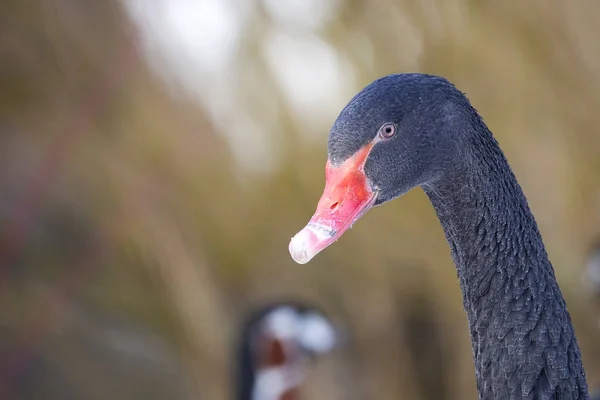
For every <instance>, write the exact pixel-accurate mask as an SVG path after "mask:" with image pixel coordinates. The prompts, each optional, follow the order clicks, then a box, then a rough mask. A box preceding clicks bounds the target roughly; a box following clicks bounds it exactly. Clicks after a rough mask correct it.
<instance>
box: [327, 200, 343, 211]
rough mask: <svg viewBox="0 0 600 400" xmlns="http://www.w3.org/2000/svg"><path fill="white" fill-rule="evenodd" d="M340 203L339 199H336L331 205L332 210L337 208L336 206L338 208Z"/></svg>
mask: <svg viewBox="0 0 600 400" xmlns="http://www.w3.org/2000/svg"><path fill="white" fill-rule="evenodd" d="M339 205H340V202H339V201H336V202H335V203H333V204H332V205H331V206H329V209H330V210H335V209H336V208H338V206H339Z"/></svg>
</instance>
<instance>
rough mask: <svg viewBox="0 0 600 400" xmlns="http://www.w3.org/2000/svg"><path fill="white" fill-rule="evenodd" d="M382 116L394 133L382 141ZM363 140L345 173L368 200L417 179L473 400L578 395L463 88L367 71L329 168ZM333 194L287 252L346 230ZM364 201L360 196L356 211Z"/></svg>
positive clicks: (562, 324) (518, 193)
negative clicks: (459, 299) (447, 265)
mask: <svg viewBox="0 0 600 400" xmlns="http://www.w3.org/2000/svg"><path fill="white" fill-rule="evenodd" d="M389 123H391V124H393V127H395V134H394V135H393V136H392V137H391V138H383V139H382V137H383V136H382V135H381V129H382V127H384V126H385V125H386V124H389ZM378 132H379V134H378ZM365 146H372V147H370V148H369V149H370V150H369V149H367V151H368V153H367V154H368V155H367V156H366V157H367V158H366V160H365V161H364V167H361V166H359V167H358V172H356V173H362V172H360V170H361V168H363V169H364V176H366V186H367V188H366V191H367V192H368V193H371V194H372V195H371V197H372V196H375V200H374V205H379V204H383V203H385V202H386V201H389V200H392V199H394V198H396V197H398V196H401V195H402V194H404V193H406V192H408V191H409V190H410V189H412V188H414V187H416V186H421V187H422V188H423V189H424V191H425V193H426V194H427V196H428V197H429V199H430V200H431V203H432V205H433V207H434V208H435V211H436V213H437V215H438V217H439V220H440V223H441V224H442V226H443V229H444V232H445V234H446V238H447V240H448V243H449V245H450V249H451V253H452V258H453V260H454V263H455V265H456V268H457V270H458V278H459V281H460V286H461V289H462V292H463V300H464V308H465V311H466V313H467V316H468V320H469V329H470V332H471V341H472V345H473V357H474V362H475V373H476V379H477V388H478V390H479V397H480V399H484V400H488V399H532V400H533V399H536V400H537V399H540V400H549V399H589V395H588V389H587V383H586V379H585V373H584V369H583V366H582V361H581V355H580V351H579V347H578V344H577V339H576V338H575V333H574V330H573V326H572V324H571V318H570V316H569V313H568V311H567V307H566V304H565V301H564V299H563V296H562V294H561V291H560V289H559V286H558V283H557V281H556V278H555V275H554V270H553V267H552V265H551V263H550V261H549V260H548V255H547V254H546V250H545V248H544V244H543V242H542V238H541V235H540V232H539V230H538V227H537V224H536V222H535V219H534V217H533V215H532V213H531V211H530V210H529V206H528V204H527V200H526V198H525V195H524V194H523V191H522V190H521V187H520V186H519V184H518V183H517V180H516V178H515V176H514V175H513V172H512V171H511V169H510V167H509V165H508V162H507V160H506V158H505V157H504V154H503V153H502V151H501V149H500V147H499V145H498V143H497V141H496V140H495V139H494V137H493V136H492V133H491V132H490V130H489V129H488V128H487V126H486V125H485V123H484V122H483V120H482V119H481V117H480V116H479V114H478V113H477V111H476V110H475V109H474V108H473V107H472V106H471V104H470V102H469V100H468V99H467V97H466V96H464V95H463V93H461V92H460V91H459V90H457V89H456V88H455V87H454V85H452V84H451V83H450V82H448V81H447V80H446V79H444V78H441V77H436V76H431V75H423V74H398V75H390V76H386V77H384V78H381V79H378V80H376V81H375V82H373V83H371V84H370V85H368V86H367V87H365V88H364V89H363V90H362V91H361V92H360V93H358V94H357V95H356V96H355V97H354V98H353V99H352V100H351V101H350V102H349V104H348V105H347V106H346V107H345V108H344V109H343V110H342V112H341V113H340V115H339V117H338V118H337V120H336V121H335V123H334V125H333V127H332V129H331V132H330V134H329V144H328V153H329V154H328V155H329V162H330V163H331V165H332V167H329V166H328V168H330V170H329V172H328V173H329V174H330V175H333V174H338V175H340V174H345V173H346V172H344V171H342V170H343V169H344V168H349V167H344V168H338V167H340V166H342V165H344V166H346V165H350V164H349V163H347V160H349V159H350V157H353V155H355V154H362V153H361V151H363V152H364V150H361V149H365ZM336 179H337V181H342V179H341V178H339V177H337V178H336ZM337 181H336V182H337ZM354 181H356V182H358V180H357V179H354ZM354 181H353V182H354ZM332 185H333V184H332ZM336 185H338V184H337V183H336ZM352 185H359V183H356V184H355V183H352ZM347 191H348V190H346V192H347ZM331 193H333V194H334V195H332V194H331ZM339 193H342V194H339ZM343 193H344V191H343V190H341V188H336V190H333V189H332V188H329V187H328V186H326V194H324V196H323V197H322V198H321V202H320V203H319V206H318V208H317V213H316V214H315V216H313V219H311V223H309V225H308V226H307V227H306V228H305V229H304V230H303V231H301V232H300V233H302V234H299V235H297V237H296V238H293V239H292V242H291V244H290V251H291V252H292V256H293V257H294V258H295V259H296V260H297V261H298V262H307V261H308V260H309V259H310V258H311V257H312V256H314V254H316V253H317V252H318V251H320V250H321V249H322V248H323V247H324V246H322V245H320V244H319V243H321V242H320V241H323V240H324V239H323V238H324V237H326V236H327V238H329V239H328V241H327V242H326V245H329V244H330V242H332V240H330V239H331V238H335V239H337V238H338V237H339V235H341V232H343V230H344V229H345V226H344V227H343V228H342V229H341V232H340V230H339V229H337V227H338V225H340V224H339V223H337V222H336V223H337V225H330V223H331V222H330V221H334V222H335V221H336V218H338V217H336V214H335V213H336V212H338V211H337V208H343V204H344V201H345V200H346V198H345V197H343V196H345V195H344V194H343ZM335 196H338V197H335ZM340 196H341V197H340ZM362 196H363V197H364V196H367V195H364V194H363V195H362ZM334 197H335V199H334V200H335V202H333V201H334V200H331V199H333V198H334ZM368 200H369V199H368V198H367V197H365V200H364V201H362V203H360V204H359V206H360V207H362V208H361V210H362V211H361V213H360V214H359V215H361V214H362V213H363V212H364V211H366V209H368V207H369V206H370V205H369V204H367V201H368ZM327 204H332V205H331V206H330V209H331V211H327V212H326V207H325V206H326V205H327ZM347 208H348V207H347ZM344 212H346V213H347V214H348V215H351V217H349V218H354V217H353V216H354V215H355V214H352V213H350V212H349V211H348V210H346V211H344ZM317 214H318V217H316V216H317ZM344 215H346V214H344ZM338 219H339V218H338ZM354 221H355V219H354V220H351V221H350V222H354ZM329 226H332V227H335V228H336V229H333V228H329Z"/></svg>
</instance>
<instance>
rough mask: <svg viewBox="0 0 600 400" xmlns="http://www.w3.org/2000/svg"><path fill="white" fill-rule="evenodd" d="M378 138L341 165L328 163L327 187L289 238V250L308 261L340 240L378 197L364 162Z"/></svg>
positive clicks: (302, 261) (295, 259)
mask: <svg viewBox="0 0 600 400" xmlns="http://www.w3.org/2000/svg"><path fill="white" fill-rule="evenodd" d="M374 144H375V142H372V143H369V144H367V145H365V146H364V147H362V148H361V149H360V150H358V151H357V152H356V153H355V154H354V155H353V156H352V157H350V158H349V159H347V160H346V161H345V162H344V163H343V164H342V165H340V166H339V167H333V166H332V165H331V163H330V161H329V160H327V164H326V166H325V190H324V191H323V195H322V196H321V199H320V200H319V203H318V204H317V210H316V211H315V213H314V215H313V216H312V218H311V219H310V221H309V223H308V225H306V227H304V229H302V230H301V231H300V232H298V233H297V234H296V236H294V237H293V238H292V240H291V241H290V246H289V250H290V254H291V255H292V258H293V259H294V261H296V262H297V263H298V264H306V263H307V262H309V261H310V260H311V259H312V258H313V257H314V256H316V255H317V254H318V253H319V252H320V251H321V250H323V249H325V248H326V247H327V246H329V245H330V244H332V243H333V242H335V241H336V240H338V239H339V238H340V237H341V236H342V234H343V233H344V232H345V231H346V230H347V229H348V228H350V227H351V226H352V224H353V223H354V222H356V220H358V219H359V218H360V217H361V216H362V215H363V214H364V213H365V212H367V211H368V210H369V209H370V208H371V207H372V206H373V204H374V203H375V200H376V199H377V192H374V191H372V190H371V188H370V187H369V185H368V183H367V177H366V175H365V171H364V165H365V162H366V160H367V157H368V156H369V153H370V152H371V149H372V148H373V145H374Z"/></svg>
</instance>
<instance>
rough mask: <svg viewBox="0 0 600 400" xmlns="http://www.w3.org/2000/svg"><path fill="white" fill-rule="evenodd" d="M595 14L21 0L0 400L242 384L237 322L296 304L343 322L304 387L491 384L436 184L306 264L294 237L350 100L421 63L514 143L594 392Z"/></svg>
mask: <svg viewBox="0 0 600 400" xmlns="http://www.w3.org/2000/svg"><path fill="white" fill-rule="evenodd" d="M599 20H600V3H598V2H594V1H591V0H580V1H572V2H564V1H559V0H544V1H541V0H530V1H528V2H526V3H524V2H520V1H517V0H510V1H505V2H492V1H473V0H452V1H448V0H424V1H408V0H396V1H393V0H368V1H367V0H122V1H119V0H103V1H96V2H92V1H90V2H82V1H76V0H51V1H49V0H4V1H3V2H1V4H0V165H1V167H0V391H1V393H0V398H2V399H5V398H6V399H12V398H16V399H136V398H144V399H192V398H194V399H209V400H221V399H223V400H226V399H233V398H234V397H233V396H234V389H235V387H236V386H237V385H238V382H236V379H237V378H236V376H235V374H234V373H233V371H234V370H235V367H236V363H238V362H239V360H238V357H237V355H236V346H237V343H238V341H239V340H240V338H239V336H240V334H241V331H242V322H243V321H244V320H245V319H246V318H247V317H248V315H249V313H251V312H252V310H255V309H256V308H257V307H261V305H263V304H266V303H268V302H271V301H276V300H278V299H297V300H300V301H304V302H307V303H310V304H313V305H315V306H318V307H321V308H322V309H324V310H325V311H326V312H327V314H328V315H330V316H331V317H332V318H333V319H335V320H336V321H337V322H338V323H339V324H340V326H343V331H344V340H343V345H341V346H338V347H336V349H334V350H333V351H332V352H331V353H330V354H328V355H325V356H323V357H321V358H320V359H319V360H318V361H317V362H315V363H314V365H313V366H312V367H311V368H310V371H309V372H308V377H307V380H306V382H305V383H304V385H303V387H302V398H304V399H313V400H314V399H325V398H327V399H357V400H358V399H398V398H404V399H416V400H418V399H438V400H439V399H459V398H460V399H475V398H477V395H476V389H475V377H474V367H473V362H472V352H471V347H470V341H469V334H468V327H467V320H466V316H465V314H464V311H463V309H462V295H461V292H460V288H459V285H458V282H457V278H456V270H455V268H454V266H453V264H452V261H451V258H450V252H449V249H448V246H447V244H446V241H445V238H444V235H443V232H442V229H441V227H440V225H439V223H438V220H437V218H436V216H435V214H434V211H433V209H432V207H431V205H430V204H429V202H428V200H427V198H426V196H425V195H424V194H423V193H422V191H421V190H414V191H412V192H411V193H409V194H408V195H406V196H404V197H403V198H402V199H401V200H398V201H395V202H392V203H389V204H386V205H385V206H383V207H379V208H377V209H375V210H373V211H371V212H370V213H369V214H368V215H367V216H366V217H364V218H363V219H362V220H361V221H360V222H359V223H358V224H357V225H356V226H355V229H353V230H351V231H349V232H347V233H346V234H345V235H344V237H343V240H341V241H339V242H338V243H336V244H335V245H334V246H332V247H330V248H328V249H327V251H325V252H323V253H322V254H320V255H319V256H318V257H316V259H315V260H314V261H312V262H311V263H309V264H307V265H305V266H299V265H297V264H295V263H294V262H293V261H292V260H291V258H290V256H289V254H288V249H287V246H288V242H289V239H290V238H291V236H292V235H294V234H295V233H296V232H297V231H298V230H299V229H301V228H302V227H303V226H304V225H305V224H306V222H307V221H308V219H309V218H310V216H311V215H312V213H313V211H314V208H315V206H316V202H317V200H318V198H319V197H320V195H321V193H322V189H323V184H324V165H325V161H326V157H327V154H326V141H327V134H328V132H329V128H330V126H331V125H332V123H333V121H334V120H335V118H336V116H337V114H338V113H339V111H340V110H341V108H342V107H343V106H344V105H345V104H346V102H347V101H348V100H349V99H350V98H351V97H352V96H353V95H354V94H355V93H356V92H357V91H359V90H360V89H361V88H362V87H363V86H365V85H366V84H368V83H369V82H371V81H372V80H374V79H376V78H378V77H380V76H382V75H385V74H389V73H398V72H413V71H418V72H427V73H433V74H437V75H443V76H445V77H447V78H449V79H450V80H452V81H453V82H454V83H456V85H457V86H458V87H459V88H460V89H461V90H462V91H464V92H466V93H467V95H468V96H469V97H470V99H471V101H472V102H473V104H474V105H475V107H476V108H477V109H478V110H479V111H480V112H481V114H482V115H483V116H484V118H485V120H486V122H487V123H488V125H489V126H490V128H491V129H492V131H493V132H494V133H495V135H496V137H497V139H498V140H499V142H500V144H501V146H502V148H503V149H504V151H505V153H506V155H507V157H508V159H509V161H510V163H511V165H512V167H513V169H514V171H515V173H516V175H517V177H518V179H519V182H520V183H521V185H522V186H523V188H524V190H525V193H526V194H527V196H528V199H529V202H530V205H531V207H532V209H533V211H534V214H535V216H536V219H537V221H538V223H539V225H540V229H541V231H542V234H543V236H544V239H545V243H546V246H547V249H548V252H549V254H550V257H551V260H552V262H553V264H554V267H555V269H556V273H557V276H558V279H559V282H560V284H561V288H562V291H563V294H564V296H565V297H566V299H567V302H568V306H569V310H570V312H571V316H572V318H573V322H574V325H575V329H576V332H577V334H578V338H579V344H580V346H581V349H582V352H583V361H584V364H585V367H586V369H587V374H588V383H589V384H590V387H592V388H594V387H598V386H600V342H599V341H598V338H599V335H600V325H599V321H600V307H599V306H600V301H599V299H598V297H597V295H596V294H594V293H595V292H594V287H593V282H594V280H593V279H590V277H591V276H593V274H592V275H589V274H588V273H587V272H586V265H587V262H588V259H589V258H590V257H591V256H590V250H591V249H592V248H593V247H594V245H595V244H596V243H597V240H600V182H599V179H600V132H599V130H598V129H599V128H598V126H599V125H600V113H599V112H598V108H599V106H600V52H599V51H598V41H597V38H598V37H599V36H600V25H599V24H598V22H597V21H599ZM586 274H587V275H586ZM596 277H598V275H596ZM599 280H600V278H598V279H597V280H596V281H599ZM590 289H591V290H590Z"/></svg>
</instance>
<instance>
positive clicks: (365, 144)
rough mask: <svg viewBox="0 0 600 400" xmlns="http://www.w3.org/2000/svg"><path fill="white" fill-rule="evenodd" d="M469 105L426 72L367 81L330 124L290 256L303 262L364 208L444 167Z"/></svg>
mask: <svg viewBox="0 0 600 400" xmlns="http://www.w3.org/2000/svg"><path fill="white" fill-rule="evenodd" d="M471 110H472V109H471V108H470V106H469V104H468V100H467V99H466V97H465V96H464V95H463V94H462V93H461V92H460V91H459V90H457V89H456V87H454V85H452V84H451V83H450V82H449V81H447V80H446V79H444V78H441V77H437V76H433V75H425V74H396V75H388V76H386V77H383V78H381V79H378V80H376V81H374V82H372V83H371V84H369V85H367V86H366V87H365V88H364V89H363V90H361V91H360V92H359V93H358V94H357V95H356V96H354V98H352V99H351V100H350V102H349V103H348V104H347V105H346V107H344V109H343V110H342V111H341V113H340V114H339V116H338V117H337V119H336V121H335V123H334V124H333V126H332V128H331V131H330V133H329V140H328V159H327V163H326V165H325V189H324V191H323V194H322V196H321V199H320V200H319V202H318V204H317V209H316V211H315V213H314V215H313V216H312V218H311V219H310V221H309V223H308V224H307V225H306V227H305V228H304V229H302V230H301V231H300V232H298V233H297V234H296V235H295V236H294V237H293V238H292V240H291V241H290V245H289V251H290V254H291V256H292V258H293V259H294V260H295V261H296V262H298V263H300V264H304V263H307V262H308V261H310V260H311V259H312V258H313V257H314V256H315V255H317V254H318V253H319V252H320V251H322V250H323V249H325V248H326V247H327V246H329V245H330V244H332V243H333V242H335V241H336V240H338V239H339V238H340V237H341V236H342V234H343V233H344V232H345V231H346V230H347V229H348V228H349V227H351V226H352V224H354V223H355V222H356V221H357V220H358V219H359V218H360V217H361V216H362V215H364V214H365V213H366V212H367V211H368V210H369V209H370V208H372V207H374V206H377V205H380V204H383V203H385V202H387V201H390V200H393V199H395V198H397V197H399V196H401V195H403V194H405V193H406V192H408V191H409V190H411V189H412V188H414V187H416V186H421V185H426V184H429V183H433V182H435V181H436V180H437V179H440V178H441V177H442V176H443V175H444V174H445V172H447V171H449V170H451V169H452V168H453V165H454V163H455V161H456V156H457V154H459V153H460V147H461V146H460V140H459V139H460V133H461V128H462V127H464V125H465V122H467V121H466V120H467V119H468V118H473V113H472V112H471Z"/></svg>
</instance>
